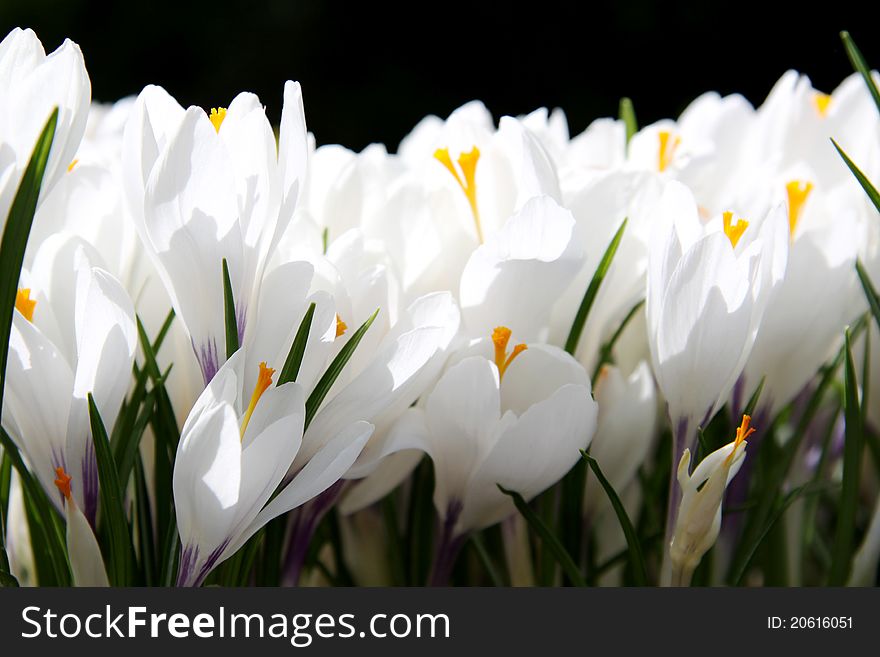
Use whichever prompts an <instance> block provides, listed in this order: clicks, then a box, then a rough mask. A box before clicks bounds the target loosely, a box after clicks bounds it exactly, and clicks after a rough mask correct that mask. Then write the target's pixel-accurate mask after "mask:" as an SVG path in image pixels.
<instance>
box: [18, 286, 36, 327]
mask: <svg viewBox="0 0 880 657" xmlns="http://www.w3.org/2000/svg"><path fill="white" fill-rule="evenodd" d="M36 307H37V300H36V299H31V289H30V288H29V287H24V288H22V287H20V288H18V292H16V293H15V308H16V310H18V312H20V313H21V314H22V315H24V318H25V319H26V320H27V321H29V322H33V321H34V309H35V308H36Z"/></svg>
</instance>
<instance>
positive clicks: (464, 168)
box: [434, 146, 483, 244]
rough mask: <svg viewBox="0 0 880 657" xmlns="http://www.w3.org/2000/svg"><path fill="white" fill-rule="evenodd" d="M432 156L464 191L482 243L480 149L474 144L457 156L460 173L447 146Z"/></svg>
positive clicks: (478, 237)
mask: <svg viewBox="0 0 880 657" xmlns="http://www.w3.org/2000/svg"><path fill="white" fill-rule="evenodd" d="M434 157H435V158H436V159H437V160H439V161H440V163H441V164H442V165H443V166H444V167H446V169H447V170H448V171H449V173H451V174H452V177H453V178H455V182H457V183H458V186H459V187H461V191H463V192H464V195H465V198H467V200H468V204H469V205H470V206H471V214H472V215H473V216H474V226H476V229H477V239H478V240H480V244H482V243H483V227H482V225H481V224H480V209H479V207H478V206H477V162H479V160H480V149H479V148H477V147H476V146H474V147H473V148H472V149H471V151H470V153H461V154H459V156H458V166H459V168H460V169H461V175H459V173H458V170H457V169H456V168H455V165H454V164H453V163H452V158H451V157H450V156H449V149H448V148H438V149H437V150H436V151H434Z"/></svg>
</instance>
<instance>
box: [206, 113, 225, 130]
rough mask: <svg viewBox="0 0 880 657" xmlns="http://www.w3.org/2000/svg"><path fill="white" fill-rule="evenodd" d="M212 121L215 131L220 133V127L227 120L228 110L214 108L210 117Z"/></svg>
mask: <svg viewBox="0 0 880 657" xmlns="http://www.w3.org/2000/svg"><path fill="white" fill-rule="evenodd" d="M208 118H209V119H211V123H212V124H213V126H214V130H216V131H217V132H220V126H221V124H222V123H223V119H225V118H226V108H225V107H212V108H211V114H210V115H209V116H208Z"/></svg>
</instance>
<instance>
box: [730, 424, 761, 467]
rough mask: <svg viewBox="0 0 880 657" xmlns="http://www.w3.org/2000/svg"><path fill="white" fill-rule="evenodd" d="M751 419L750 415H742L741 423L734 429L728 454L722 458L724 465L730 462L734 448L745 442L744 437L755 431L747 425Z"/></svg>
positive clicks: (734, 451) (734, 452)
mask: <svg viewBox="0 0 880 657" xmlns="http://www.w3.org/2000/svg"><path fill="white" fill-rule="evenodd" d="M751 421H752V418H751V416H749V415H743V419H742V424H740V425H739V427H737V430H736V438H735V439H734V441H733V449H732V450H730V454H728V455H727V458H726V459H724V463H725V465H729V464H730V462H731V461H732V460H733V455H734V454H736V450H737V449H739V446H740V445H741V444H742V443H744V442H745V440H746V438H748V437H749V436H751V435H752V434H753V433H755V430H754V429H753V428H751V427H749V423H750V422H751Z"/></svg>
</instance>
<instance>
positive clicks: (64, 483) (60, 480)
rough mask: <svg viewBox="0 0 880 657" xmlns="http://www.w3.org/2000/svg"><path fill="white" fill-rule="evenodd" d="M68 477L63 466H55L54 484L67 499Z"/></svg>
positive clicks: (68, 497)
mask: <svg viewBox="0 0 880 657" xmlns="http://www.w3.org/2000/svg"><path fill="white" fill-rule="evenodd" d="M70 479H71V477H70V475H69V474H67V473H66V472H65V471H64V468H55V485H56V486H58V490H59V491H60V492H61V494H62V495H64V498H65V499H67V500H69V499H70Z"/></svg>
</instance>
